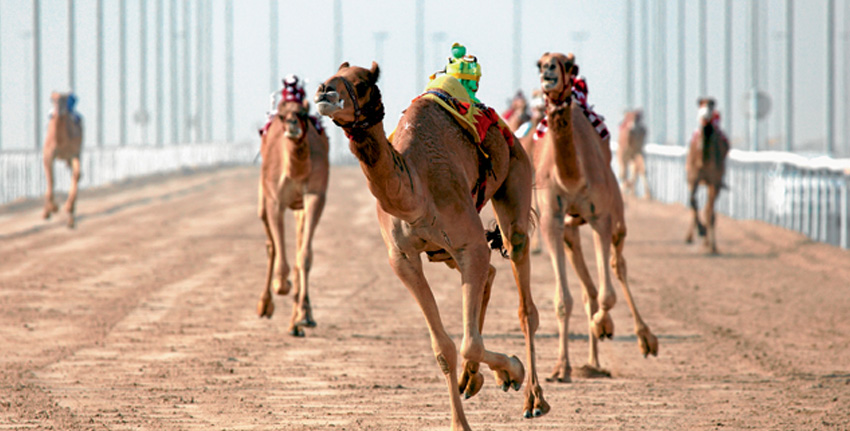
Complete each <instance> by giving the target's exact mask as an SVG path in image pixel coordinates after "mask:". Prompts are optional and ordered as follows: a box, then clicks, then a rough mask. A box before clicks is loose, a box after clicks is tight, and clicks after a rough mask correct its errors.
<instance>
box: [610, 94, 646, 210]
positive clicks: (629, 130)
mask: <svg viewBox="0 0 850 431" xmlns="http://www.w3.org/2000/svg"><path fill="white" fill-rule="evenodd" d="M645 142H646V126H644V124H643V112H641V110H640V109H636V110H634V111H627V112H626V114H625V115H624V117H623V122H622V123H620V135H619V137H618V146H617V162H618V163H619V167H620V172H619V174H620V184H621V186H622V187H623V192H624V193H626V194H631V195H634V194H635V183H636V182H637V180H638V178H640V179H641V180H642V181H643V190H644V197H646V198H647V199H651V198H652V194H651V193H650V191H649V181H648V180H647V179H646V158H645V157H644V154H643V145H644V143H645Z"/></svg>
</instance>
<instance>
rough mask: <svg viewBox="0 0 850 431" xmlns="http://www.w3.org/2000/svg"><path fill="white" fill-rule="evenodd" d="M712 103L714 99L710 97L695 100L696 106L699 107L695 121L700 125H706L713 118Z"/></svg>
mask: <svg viewBox="0 0 850 431" xmlns="http://www.w3.org/2000/svg"><path fill="white" fill-rule="evenodd" d="M714 103H715V102H714V99H712V98H710V97H701V98H700V99H699V100H697V106H698V107H699V111H698V112H699V113H698V114H697V119H698V120H699V123H700V124H702V125H706V124H708V123H709V122H711V119H712V117H713V116H714Z"/></svg>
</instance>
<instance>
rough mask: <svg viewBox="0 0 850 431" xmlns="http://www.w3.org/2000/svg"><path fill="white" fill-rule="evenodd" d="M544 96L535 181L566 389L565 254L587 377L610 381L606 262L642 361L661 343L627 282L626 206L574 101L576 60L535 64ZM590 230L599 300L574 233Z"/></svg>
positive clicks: (557, 375)
mask: <svg viewBox="0 0 850 431" xmlns="http://www.w3.org/2000/svg"><path fill="white" fill-rule="evenodd" d="M537 64H538V69H539V72H540V84H541V89H542V90H543V93H544V95H545V98H546V111H547V117H548V118H547V121H548V131H547V132H546V134H545V135H543V136H542V138H541V140H540V141H539V142H538V143H537V147H536V148H535V153H534V166H535V175H536V181H537V184H538V185H537V187H538V198H539V202H540V217H541V219H540V225H541V229H542V231H543V239H544V241H545V242H546V247H547V249H548V251H549V256H550V258H551V260H552V265H553V266H554V269H555V278H556V289H555V311H556V314H557V316H558V329H559V334H560V343H559V357H558V363H557V364H556V366H555V369H554V371H553V373H552V375H551V377H550V380H555V381H560V382H569V381H571V377H570V375H571V371H572V368H571V366H570V361H569V354H568V336H569V321H570V315H571V313H572V307H573V299H572V296H571V295H570V292H569V290H567V272H566V267H565V265H564V252H565V249H566V255H567V257H568V258H569V259H570V262H571V263H572V266H573V269H575V272H576V274H578V277H579V280H581V284H582V287H583V295H582V298H583V300H584V307H585V311H586V312H587V315H588V323H589V327H590V331H589V332H590V334H589V344H590V349H589V362H588V364H587V365H585V366H584V367H582V370H581V373H582V375H585V376H599V375H610V374H609V373H608V372H607V371H605V370H603V369H602V368H601V367H600V366H599V358H598V354H597V341H598V340H599V339H602V338H603V337H608V338H611V337H612V336H613V333H614V322H613V320H612V319H611V316H610V313H609V310H610V309H611V308H612V307H613V306H614V303H615V302H616V296H615V293H614V290H613V287H612V283H611V274H610V270H609V268H608V265H607V264H606V263H607V262H608V261H609V258H610V263H611V267H613V269H614V272H615V273H616V276H617V279H618V280H619V281H620V284H621V285H622V287H623V292H624V294H625V296H626V301H627V302H628V305H629V309H630V310H631V312H632V315H633V316H634V321H635V333H636V334H637V341H638V345H639V347H640V351H641V353H643V355H644V356H647V355H649V354H652V355H657V353H658V340H657V339H656V337H655V336H654V335H653V334H652V332H651V331H650V329H649V327H648V326H647V325H646V323H644V321H643V320H642V319H641V317H640V314H639V313H638V310H637V307H636V306H635V303H634V300H633V298H632V294H631V292H630V291H629V285H628V282H627V279H626V261H625V259H624V258H623V246H624V244H625V238H626V224H625V219H624V215H623V198H622V195H621V194H620V189H619V187H618V185H617V180H616V179H615V178H614V173H613V172H612V170H611V168H610V167H609V160H610V159H608V155H607V154H606V153H605V151H604V149H603V146H602V144H601V138H600V135H599V133H597V131H596V130H595V129H594V127H593V125H592V124H591V123H590V121H589V120H588V118H587V116H586V114H585V113H584V110H583V109H582V107H581V106H579V103H577V102H574V101H573V97H572V79H571V76H573V75H575V72H574V70H573V69H574V57H572V56H569V57H568V56H565V55H563V54H550V53H545V54H543V56H542V57H541V58H540V60H539V61H538V63H537ZM585 223H587V224H589V225H590V227H591V229H593V242H594V244H595V247H596V261H597V262H596V263H597V269H598V272H599V284H600V288H599V291H598V292H597V290H596V288H595V287H594V285H593V281H592V280H591V278H590V273H589V272H588V270H587V265H586V264H585V262H584V257H583V255H582V250H581V238H580V236H579V230H578V229H579V226H581V225H583V224H585Z"/></svg>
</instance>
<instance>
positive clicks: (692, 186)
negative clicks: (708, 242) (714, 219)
mask: <svg viewBox="0 0 850 431" xmlns="http://www.w3.org/2000/svg"><path fill="white" fill-rule="evenodd" d="M698 185H699V182H698V181H694V182H691V183H689V184H688V195H689V196H690V200H689V202H690V204H691V215H692V218H691V225H690V227H688V235H687V236H685V242H686V243H688V244H690V243H692V242H694V228H696V229H697V230H698V233H699V236H703V235H705V227H704V226H703V224H702V223H700V221H699V207H698V206H697V186H698Z"/></svg>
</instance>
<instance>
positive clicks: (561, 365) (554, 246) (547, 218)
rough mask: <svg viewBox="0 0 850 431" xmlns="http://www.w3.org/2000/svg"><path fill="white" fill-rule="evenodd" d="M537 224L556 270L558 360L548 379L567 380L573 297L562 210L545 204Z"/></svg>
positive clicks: (568, 377) (568, 378)
mask: <svg viewBox="0 0 850 431" xmlns="http://www.w3.org/2000/svg"><path fill="white" fill-rule="evenodd" d="M540 228H541V230H542V231H543V240H544V242H545V243H546V249H547V251H548V253H549V259H550V260H551V262H552V268H553V269H554V271H555V315H556V316H557V318H558V340H559V341H558V362H557V363H556V364H555V370H554V371H553V372H552V375H551V376H550V377H549V378H548V379H547V380H549V381H552V380H557V381H559V382H569V381H570V372H571V370H572V368H571V367H570V355H569V333H570V316H571V315H572V312H573V297H572V295H570V290H569V289H568V288H567V265H566V259H565V253H564V247H563V245H562V241H563V238H564V216H563V214H561V212H560V211H558V210H557V209H553V208H548V206H547V208H546V209H544V210H543V213H542V214H541V216H540Z"/></svg>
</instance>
